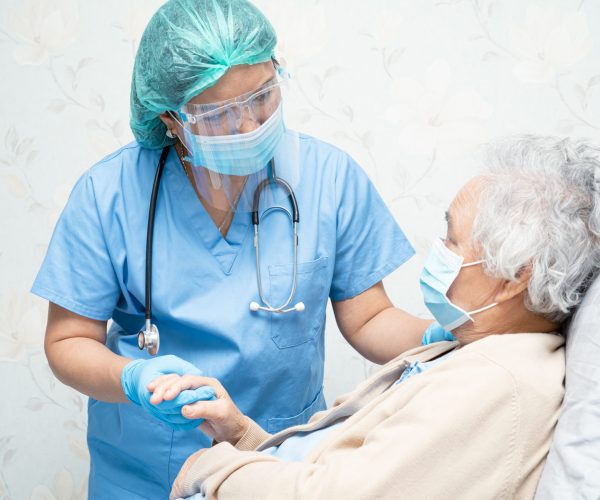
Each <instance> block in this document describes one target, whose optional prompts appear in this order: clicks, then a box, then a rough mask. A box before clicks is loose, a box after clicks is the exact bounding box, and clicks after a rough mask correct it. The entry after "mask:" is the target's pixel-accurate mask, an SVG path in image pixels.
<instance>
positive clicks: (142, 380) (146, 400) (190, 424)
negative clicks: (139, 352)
mask: <svg viewBox="0 0 600 500" xmlns="http://www.w3.org/2000/svg"><path fill="white" fill-rule="evenodd" d="M170 373H176V374H177V375H202V372H201V371H200V370H199V369H198V368H196V367H195V366H194V365H192V364H191V363H188V362H187V361H184V360H183V359H181V358H178V357H177V356H173V355H171V354H169V355H167V356H159V357H157V358H151V359H136V360H134V361H132V362H131V363H129V364H127V365H125V367H124V368H123V372H122V374H121V386H122V387H123V392H125V395H126V396H127V398H128V399H129V400H130V401H131V402H132V403H134V404H136V405H138V406H141V407H142V408H144V409H145V410H146V411H147V412H148V413H150V414H151V415H153V416H154V417H156V418H157V419H158V420H160V421H161V422H164V423H165V424H167V425H169V426H170V427H172V428H173V429H176V430H190V429H194V428H195V427H198V426H199V425H200V424H201V423H202V419H194V420H190V419H188V418H185V417H184V416H183V415H182V414H181V408H182V407H183V406H185V405H187V404H192V403H195V402H196V401H206V400H211V399H216V396H215V391H214V389H213V388H212V387H198V388H197V389H193V390H186V391H182V392H181V393H180V394H179V395H178V396H177V397H176V398H175V399H173V400H171V401H163V402H161V403H160V404H158V405H154V404H152V403H151V402H150V398H151V397H152V393H151V392H150V391H149V390H148V389H147V388H146V386H147V385H148V384H149V383H150V382H152V381H153V380H155V379H156V378H158V377H160V376H161V375H168V374H170Z"/></svg>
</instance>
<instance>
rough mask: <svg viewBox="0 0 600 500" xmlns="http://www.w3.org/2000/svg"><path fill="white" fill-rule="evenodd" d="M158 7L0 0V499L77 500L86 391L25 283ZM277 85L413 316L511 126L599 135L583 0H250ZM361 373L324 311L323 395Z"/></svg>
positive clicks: (107, 1)
mask: <svg viewBox="0 0 600 500" xmlns="http://www.w3.org/2000/svg"><path fill="white" fill-rule="evenodd" d="M160 4H161V2H160V1H158V0H102V1H99V0H96V1H86V2H84V1H83V0H0V64H1V65H0V67H1V68H2V75H1V78H0V82H1V83H0V89H1V90H2V99H1V101H0V109H1V111H2V112H1V113H0V319H1V321H0V390H1V391H2V394H3V397H2V398H1V399H0V499H5V498H6V499H13V500H17V499H36V500H42V499H43V500H51V499H57V500H75V499H82V498H85V496H86V481H87V477H86V476H87V469H88V454H87V450H86V444H85V427H86V404H85V403H86V398H85V397H84V396H82V395H80V394H78V393H76V392H75V391H73V390H71V389H69V388H67V387H65V386H64V385H62V384H61V383H60V382H59V381H57V380H56V379H55V378H54V377H53V375H52V374H51V372H50V370H49V368H48V365H47V362H46V360H45V357H44V354H43V332H44V324H45V315H46V307H47V306H46V303H44V302H43V301H41V300H37V299H36V298H34V297H32V296H30V295H29V293H28V290H29V287H30V285H31V283H32V280H33V277H34V275H35V273H36V271H37V269H38V266H39V265H40V263H41V260H42V258H43V255H44V253H45V250H46V248H47V244H48V241H49V239H50V236H51V234H52V228H53V226H54V224H55V222H56V219H57V217H58V215H59V213H60V211H61V209H62V207H63V206H64V203H65V202H66V199H67V196H68V194H69V192H70V189H71V187H72V186H73V184H74V182H75V180H76V179H77V178H78V177H79V175H81V173H82V172H83V171H84V170H85V169H87V168H89V167H90V166H91V165H92V164H93V163H94V162H95V161H97V160H98V159H99V158H100V157H101V156H103V155H105V154H107V153H109V152H111V151H113V150H114V149H116V148H118V147H119V146H121V145H123V144H126V143H127V142H129V141H130V139H131V133H130V131H129V128H128V96H129V78H130V74H131V66H132V61H133V57H134V54H135V50H136V46H137V43H138V40H139V37H140V34H141V32H142V30H143V28H144V26H145V23H146V21H147V20H148V18H149V16H150V15H151V14H152V12H153V11H154V10H155V9H156V8H157V7H158V6H159V5H160ZM257 4H258V5H259V6H260V7H261V8H263V9H264V11H265V12H266V13H267V15H268V16H269V17H270V19H271V20H272V22H273V23H274V25H275V27H276V28H277V30H278V33H279V37H280V44H279V55H280V58H281V59H282V60H284V61H285V62H286V63H287V66H288V68H289V71H290V72H291V75H292V78H293V82H294V85H293V89H292V93H291V96H290V99H289V102H288V106H287V112H288V117H287V118H288V123H290V124H292V125H293V126H294V127H295V128H299V129H301V130H303V131H305V132H307V133H310V134H313V135H317V136H319V137H321V138H323V139H325V140H328V141H330V142H333V143H335V144H337V145H338V146H340V147H342V148H343V149H345V150H347V151H348V152H349V153H351V154H352V155H353V156H354V157H355V158H356V159H357V160H358V161H359V162H360V163H361V164H362V165H363V166H364V168H365V170H366V171H367V172H368V173H369V175H370V176H371V178H372V179H373V181H374V182H375V183H376V185H377V187H378V188H379V190H380V192H381V193H382V195H383V197H384V198H385V200H386V201H387V203H388V204H389V206H390V208H391V210H392V211H393V213H394V215H395V217H396V218H397V220H398V221H399V223H400V224H401V226H402V227H403V228H404V230H405V231H406V233H407V234H408V236H409V238H410V240H411V241H412V242H413V244H414V245H415V247H416V249H417V252H418V254H417V256H416V257H415V258H414V259H412V261H411V262H409V263H408V264H406V265H405V266H404V267H403V268H402V269H400V270H399V271H397V272H396V273H394V274H393V275H392V276H391V277H390V278H389V279H388V280H387V282H386V285H387V289H388V293H389V295H390V296H391V297H392V299H393V300H394V302H395V303H396V304H397V305H399V306H401V307H404V308H406V309H408V310H410V311H413V312H416V313H418V314H425V311H424V308H423V306H422V304H421V299H420V293H419V292H418V281H417V280H418V274H419V270H420V266H421V264H422V259H423V256H424V253H425V252H426V251H427V248H428V246H429V244H430V242H431V241H432V239H433V238H434V237H435V236H436V235H437V234H439V233H440V232H441V231H442V230H443V228H444V222H443V216H442V214H443V211H444V209H445V208H446V206H447V204H448V202H449V201H450V200H451V198H452V196H453V194H454V193H455V192H456V190H457V189H458V188H459V187H460V186H461V185H462V184H463V183H464V182H465V181H466V180H467V179H468V178H469V177H470V176H472V175H473V173H474V172H476V169H477V153H478V149H477V146H478V145H479V144H481V143H482V142H485V141H486V140H488V139H490V138H492V137H495V136H497V135H501V134H506V133H513V132H536V133H552V134H560V135H567V134H571V135H582V136H588V137H589V136H596V137H598V136H599V131H600V2H598V1H597V0H544V1H533V0H419V1H416V0H412V1H411V0H371V1H369V2H365V1H364V0H260V1H257ZM372 369H373V367H372V366H371V365H370V364H369V363H366V362H365V361H363V360H361V359H360V357H359V356H358V355H357V354H355V353H353V352H352V350H351V349H349V348H348V346H347V345H346V344H345V342H344V341H343V339H342V338H341V336H340V335H339V332H338V331H337V329H336V326H335V322H334V321H332V317H331V314H329V323H328V328H327V370H326V390H327V394H328V398H329V399H330V400H331V398H332V397H333V396H334V395H335V394H338V393H340V392H341V391H345V390H348V389H350V388H352V387H353V386H354V385H355V383H356V382H358V381H360V380H362V379H363V378H364V377H365V376H366V375H367V374H368V373H369V372H370V371H371V370H372Z"/></svg>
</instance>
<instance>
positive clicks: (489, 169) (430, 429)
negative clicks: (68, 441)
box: [151, 136, 600, 500]
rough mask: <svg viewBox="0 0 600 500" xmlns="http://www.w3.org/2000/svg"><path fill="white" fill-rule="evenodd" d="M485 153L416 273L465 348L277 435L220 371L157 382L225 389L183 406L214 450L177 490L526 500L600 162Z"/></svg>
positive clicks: (509, 143) (391, 373)
mask: <svg viewBox="0 0 600 500" xmlns="http://www.w3.org/2000/svg"><path fill="white" fill-rule="evenodd" d="M489 153H490V154H489V155H488V156H489V158H488V159H487V161H486V165H485V166H486V170H485V172H484V173H483V174H482V175H480V176H479V177H477V178H475V179H473V180H471V181H470V182H468V183H467V184H466V185H465V186H464V187H463V188H462V189H461V190H460V192H459V193H458V195H457V196H456V198H455V199H454V200H453V202H452V204H451V205H450V208H449V210H448V212H447V214H446V217H447V221H448V229H447V234H446V237H445V238H444V239H440V240H439V241H436V242H435V243H434V246H433V249H432V252H431V254H430V256H429V258H428V259H427V261H426V263H425V268H424V270H423V275H422V277H421V285H422V289H423V292H424V296H425V302H426V304H427V305H428V307H429V309H430V310H431V312H432V314H433V315H434V317H435V319H436V320H437V321H438V323H439V324H441V325H442V326H443V327H444V328H445V329H446V330H452V332H453V334H454V336H455V337H456V342H450V341H441V342H436V343H432V344H430V345H427V346H423V347H419V348H416V349H413V350H410V351H408V352H406V353H404V354H402V355H400V356H399V357H398V358H396V359H395V360H393V361H391V362H389V363H388V364H386V365H385V366H384V367H383V368H382V369H381V370H380V371H379V372H378V373H376V374H375V375H374V376H373V377H371V378H370V379H368V380H366V381H365V382H363V383H362V384H360V385H359V386H358V387H357V388H356V390H355V391H354V392H352V393H350V394H348V395H345V396H343V397H341V398H339V399H338V400H337V401H336V402H335V404H334V406H333V407H332V408H330V409H329V410H326V411H323V412H320V413H318V414H316V415H314V416H313V418H312V419H311V420H310V422H309V423H308V424H305V425H301V426H297V427H292V428H289V429H287V430H284V431H282V432H280V433H278V434H276V435H269V434H267V433H266V432H265V431H264V430H263V429H261V428H260V427H259V426H258V425H257V424H256V423H255V422H253V421H252V420H251V419H250V418H248V417H246V416H244V415H242V414H241V412H240V411H239V410H238V409H237V408H236V406H235V405H234V403H233V402H232V401H231V399H230V398H229V397H228V395H227V392H226V391H225V389H224V388H223V387H222V386H221V385H220V384H219V382H217V381H216V380H214V379H210V378H203V377H194V376H184V377H181V378H176V379H174V378H173V376H167V377H165V378H162V379H158V380H157V381H156V383H155V384H154V387H152V388H151V390H153V391H154V393H155V394H157V395H158V396H160V398H163V397H164V398H167V399H172V398H173V397H174V396H175V395H176V394H178V393H179V391H181V390H185V389H189V388H195V387H199V386H201V385H210V386H213V387H214V388H215V390H216V393H217V396H218V400H216V401H207V402H198V403H196V404H194V405H191V406H189V407H187V410H188V411H187V412H185V411H184V415H185V416H187V417H190V418H204V419H206V420H205V421H204V422H203V423H202V425H201V427H200V428H201V430H203V431H204V432H205V433H206V434H208V435H210V436H211V437H213V438H214V440H215V445H214V446H213V447H212V448H210V449H206V450H201V451H199V452H198V453H196V454H194V455H192V456H191V457H189V459H188V460H187V462H186V463H185V464H184V466H183V468H182V470H181V471H180V473H179V476H178V478H177V480H176V482H175V484H174V487H173V491H172V493H171V498H179V497H186V496H191V495H196V494H197V495H196V496H195V498H204V495H205V496H206V498H209V499H213V498H216V499H242V498H243V499H250V498H255V499H276V500H280V499H315V498H323V499H349V498H356V499H373V498H390V499H397V498H413V499H420V500H421V499H425V500H432V499H449V498H450V499H477V500H480V499H483V498H510V499H512V498H532V497H533V495H534V492H535V488H536V484H537V481H538V478H539V476H540V473H541V470H542V466H543V463H544V461H545V457H546V454H547V452H548V449H549V446H550V441H551V439H552V432H553V429H554V426H555V424H556V421H557V418H558V413H559V407H560V404H561V400H562V397H563V378H564V349H563V340H564V339H563V337H562V336H561V334H560V333H559V332H560V327H561V324H562V323H563V322H564V321H565V320H566V319H567V318H568V317H569V316H570V314H571V312H572V311H573V309H574V308H575V307H576V306H577V305H578V304H579V303H580V301H581V299H582V296H583V294H584V293H585V290H586V288H587V287H588V285H589V283H590V281H591V280H592V279H593V278H594V277H595V275H596V274H597V270H598V267H599V265H600V241H599V239H600V160H599V158H600V155H599V150H598V149H596V148H594V147H592V146H591V145H588V144H586V143H584V142H572V141H570V140H557V139H554V138H548V137H534V136H523V137H518V138H511V139H507V140H504V141H501V142H499V143H498V144H496V145H495V146H493V147H491V148H490V151H489ZM436 325H437V324H436Z"/></svg>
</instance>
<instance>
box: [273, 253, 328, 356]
mask: <svg viewBox="0 0 600 500" xmlns="http://www.w3.org/2000/svg"><path fill="white" fill-rule="evenodd" d="M327 261H328V259H327V257H321V258H320V259H317V260H313V261H310V262H299V263H298V270H297V277H296V293H295V294H294V297H293V299H292V302H291V303H290V305H289V306H288V307H294V305H296V304H297V303H298V302H304V306H305V309H304V311H302V312H298V311H292V312H289V313H284V314H279V313H271V338H272V339H273V342H274V343H275V345H276V346H277V347H278V348H279V349H287V348H289V347H295V346H299V345H301V344H304V343H306V342H310V341H312V340H313V339H314V338H315V337H316V335H317V333H318V332H319V331H320V330H321V328H322V327H323V325H324V323H325V309H326V306H327V298H328V296H329V285H330V283H329V281H330V280H329V274H330V273H329V272H328V269H327ZM293 271H294V266H293V265H292V264H289V265H277V266H274V265H272V266H269V280H270V293H269V296H270V298H271V300H272V302H271V303H272V304H274V305H276V306H278V305H280V304H282V303H283V302H284V301H285V300H286V299H287V297H288V296H289V294H290V291H291V289H292V283H293Z"/></svg>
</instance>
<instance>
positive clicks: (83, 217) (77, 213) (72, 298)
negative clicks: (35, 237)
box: [31, 172, 120, 320]
mask: <svg viewBox="0 0 600 500" xmlns="http://www.w3.org/2000/svg"><path fill="white" fill-rule="evenodd" d="M96 203H97V201H96V197H95V195H94V186H93V181H92V178H91V176H90V174H89V172H88V173H86V174H85V175H83V177H81V178H80V179H79V181H78V182H77V184H76V185H75V187H74V188H73V191H72V192H71V195H70V196H69V200H68V201H67V205H66V206H65V208H64V210H63V212H62V214H61V216H60V218H59V220H58V223H57V224H56V227H55V229H54V234H53V235H52V239H51V241H50V245H49V247H48V252H47V253H46V257H45V259H44V262H43V263H42V267H41V269H40V271H39V272H38V275H37V277H36V279H35V282H34V283H33V287H32V288H31V292H32V293H34V294H35V295H38V296H40V297H42V298H44V299H47V300H49V301H50V302H54V303H55V304H57V305H59V306H61V307H64V308H65V309H68V310H69V311H72V312H74V313H76V314H79V315H81V316H86V317H88V318H91V319H96V320H108V319H110V317H111V316H112V313H113V311H114V308H115V306H116V304H117V302H118V300H119V296H120V287H119V283H118V280H117V277H116V274H115V270H114V267H113V265H112V262H111V259H110V256H109V252H108V248H107V246H106V240H105V238H104V232H103V230H102V224H101V221H100V217H99V213H98V209H97V204H96Z"/></svg>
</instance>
